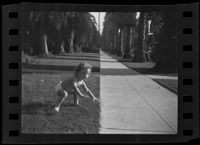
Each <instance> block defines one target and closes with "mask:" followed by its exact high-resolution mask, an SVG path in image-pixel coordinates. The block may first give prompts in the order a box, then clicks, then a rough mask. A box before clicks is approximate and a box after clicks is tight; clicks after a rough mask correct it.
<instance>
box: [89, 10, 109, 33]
mask: <svg viewBox="0 0 200 145" xmlns="http://www.w3.org/2000/svg"><path fill="white" fill-rule="evenodd" d="M90 13H91V14H92V15H93V16H94V17H95V19H96V22H97V25H99V12H90ZM105 14H106V12H100V33H101V34H102V31H103V22H104V17H105ZM97 29H98V30H99V28H97Z"/></svg>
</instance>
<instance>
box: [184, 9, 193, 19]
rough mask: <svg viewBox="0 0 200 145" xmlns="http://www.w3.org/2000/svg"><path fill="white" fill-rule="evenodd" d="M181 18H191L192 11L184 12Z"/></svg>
mask: <svg viewBox="0 0 200 145" xmlns="http://www.w3.org/2000/svg"><path fill="white" fill-rule="evenodd" d="M183 17H184V18H185V17H192V11H184V12H183Z"/></svg>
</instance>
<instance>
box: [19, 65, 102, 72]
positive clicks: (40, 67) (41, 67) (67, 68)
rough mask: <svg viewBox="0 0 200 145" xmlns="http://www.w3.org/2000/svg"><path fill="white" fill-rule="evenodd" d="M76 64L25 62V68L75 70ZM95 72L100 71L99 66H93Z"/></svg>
mask: <svg viewBox="0 0 200 145" xmlns="http://www.w3.org/2000/svg"><path fill="white" fill-rule="evenodd" d="M75 67H76V66H57V65H41V64H23V66H22V68H25V69H39V70H62V71H74V70H75ZM92 71H93V72H100V68H99V67H92Z"/></svg>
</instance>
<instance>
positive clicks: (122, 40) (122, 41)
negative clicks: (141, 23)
mask: <svg viewBox="0 0 200 145" xmlns="http://www.w3.org/2000/svg"><path fill="white" fill-rule="evenodd" d="M121 31H122V32H121V49H120V50H121V52H120V54H121V56H124V29H123V28H122V29H121Z"/></svg>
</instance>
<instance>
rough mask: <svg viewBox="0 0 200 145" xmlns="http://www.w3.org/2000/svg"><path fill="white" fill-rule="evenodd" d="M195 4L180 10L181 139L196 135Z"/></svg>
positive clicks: (197, 82) (196, 23)
mask: <svg viewBox="0 0 200 145" xmlns="http://www.w3.org/2000/svg"><path fill="white" fill-rule="evenodd" d="M197 7H198V6H197V5H192V4H189V5H188V4H185V5H183V6H182V7H181V17H180V18H181V20H180V23H179V26H180V28H181V29H180V30H181V34H180V40H179V41H180V42H181V43H180V44H181V50H180V56H179V57H180V60H181V62H180V64H179V67H180V68H179V70H180V72H179V84H178V85H179V88H178V90H179V106H178V108H179V109H178V113H179V124H178V125H179V131H180V132H181V133H182V135H183V136H184V137H185V138H190V139H191V138H195V136H196V137H198V136H199V92H198V88H199V87H198V86H199V79H198V78H199V61H198V60H199V56H198V54H199V44H198V43H199V42H198V39H199V36H198V33H199V31H198V29H199V24H198V23H199V22H198V21H199V20H198V16H197V15H198V14H197V11H198V9H197ZM197 135H198V136H197Z"/></svg>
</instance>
